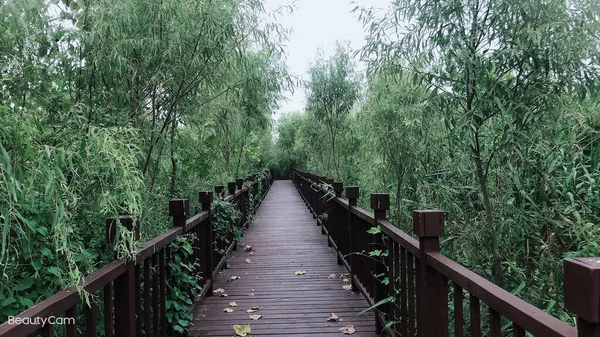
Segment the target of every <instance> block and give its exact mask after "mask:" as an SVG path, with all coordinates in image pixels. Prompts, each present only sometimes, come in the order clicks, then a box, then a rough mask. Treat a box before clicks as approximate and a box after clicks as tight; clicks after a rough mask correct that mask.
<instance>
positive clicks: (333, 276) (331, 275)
mask: <svg viewBox="0 0 600 337" xmlns="http://www.w3.org/2000/svg"><path fill="white" fill-rule="evenodd" d="M336 277H337V276H336V275H335V274H329V276H328V277H327V278H336Z"/></svg>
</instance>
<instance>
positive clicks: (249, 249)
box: [244, 245, 254, 252]
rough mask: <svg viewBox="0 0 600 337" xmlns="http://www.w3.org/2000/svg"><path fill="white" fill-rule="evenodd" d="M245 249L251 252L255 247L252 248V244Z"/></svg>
mask: <svg viewBox="0 0 600 337" xmlns="http://www.w3.org/2000/svg"><path fill="white" fill-rule="evenodd" d="M244 250H245V251H247V252H250V251H253V250H254V248H252V246H250V245H246V247H244Z"/></svg>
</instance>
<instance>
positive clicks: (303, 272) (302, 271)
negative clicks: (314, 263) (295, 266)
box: [294, 270, 306, 275]
mask: <svg viewBox="0 0 600 337" xmlns="http://www.w3.org/2000/svg"><path fill="white" fill-rule="evenodd" d="M304 274H306V271H304V270H298V271H297V272H295V273H294V275H304Z"/></svg>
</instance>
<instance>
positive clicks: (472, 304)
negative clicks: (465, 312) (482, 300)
mask: <svg viewBox="0 0 600 337" xmlns="http://www.w3.org/2000/svg"><path fill="white" fill-rule="evenodd" d="M480 310H481V309H480V308H479V299H478V298H477V297H475V296H473V295H470V296H469V316H470V320H471V337H481V313H480Z"/></svg>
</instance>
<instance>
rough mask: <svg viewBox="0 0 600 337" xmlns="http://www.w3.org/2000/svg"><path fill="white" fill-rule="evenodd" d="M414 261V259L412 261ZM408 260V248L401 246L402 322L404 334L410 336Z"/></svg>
mask: <svg viewBox="0 0 600 337" xmlns="http://www.w3.org/2000/svg"><path fill="white" fill-rule="evenodd" d="M411 263H412V261H411ZM407 268H408V262H407V259H406V249H405V248H404V247H402V246H401V247H400V317H401V319H400V324H401V325H402V333H403V335H404V336H408V334H409V332H408V304H407V303H406V301H407V295H406V291H407V285H406V279H407V277H408V275H407V274H408V273H407Z"/></svg>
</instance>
